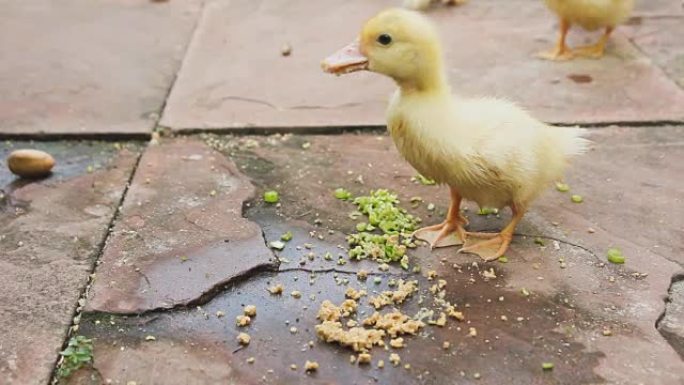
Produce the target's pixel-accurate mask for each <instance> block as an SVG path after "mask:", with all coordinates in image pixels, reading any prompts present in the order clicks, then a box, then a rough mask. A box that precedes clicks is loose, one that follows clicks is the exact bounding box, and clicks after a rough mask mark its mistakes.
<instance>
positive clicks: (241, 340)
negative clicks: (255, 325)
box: [237, 333, 251, 345]
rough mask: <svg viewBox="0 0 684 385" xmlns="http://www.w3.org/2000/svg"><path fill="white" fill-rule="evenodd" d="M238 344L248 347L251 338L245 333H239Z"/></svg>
mask: <svg viewBox="0 0 684 385" xmlns="http://www.w3.org/2000/svg"><path fill="white" fill-rule="evenodd" d="M237 340H238V343H240V345H249V341H250V340H251V337H250V336H249V334H247V333H240V334H238V336H237Z"/></svg>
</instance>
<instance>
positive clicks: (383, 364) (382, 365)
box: [378, 360, 385, 369]
mask: <svg viewBox="0 0 684 385" xmlns="http://www.w3.org/2000/svg"><path fill="white" fill-rule="evenodd" d="M384 367H385V361H383V360H380V361H378V368H380V369H382V368H384Z"/></svg>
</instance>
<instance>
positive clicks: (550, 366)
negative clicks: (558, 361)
mask: <svg viewBox="0 0 684 385" xmlns="http://www.w3.org/2000/svg"><path fill="white" fill-rule="evenodd" d="M553 366H554V365H553V362H542V370H553Z"/></svg>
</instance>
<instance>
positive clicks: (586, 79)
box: [568, 74, 594, 84]
mask: <svg viewBox="0 0 684 385" xmlns="http://www.w3.org/2000/svg"><path fill="white" fill-rule="evenodd" d="M568 79H570V80H572V81H573V82H575V83H577V84H587V83H591V82H592V81H593V80H594V78H592V77H591V76H589V75H583V74H570V75H568Z"/></svg>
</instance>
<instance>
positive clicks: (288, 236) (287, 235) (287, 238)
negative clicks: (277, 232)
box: [280, 231, 292, 242]
mask: <svg viewBox="0 0 684 385" xmlns="http://www.w3.org/2000/svg"><path fill="white" fill-rule="evenodd" d="M280 240H281V241H285V242H289V241H291V240H292V231H288V232H287V233H285V234H283V235H281V236H280Z"/></svg>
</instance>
